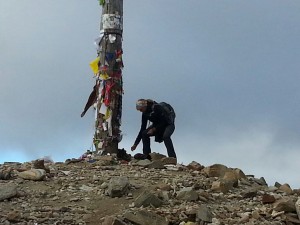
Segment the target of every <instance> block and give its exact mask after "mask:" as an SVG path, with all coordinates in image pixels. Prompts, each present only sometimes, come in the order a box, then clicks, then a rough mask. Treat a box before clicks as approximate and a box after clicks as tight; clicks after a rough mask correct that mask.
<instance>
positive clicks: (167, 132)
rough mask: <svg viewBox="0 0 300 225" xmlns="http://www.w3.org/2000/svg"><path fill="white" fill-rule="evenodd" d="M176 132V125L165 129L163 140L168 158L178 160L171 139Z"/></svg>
mask: <svg viewBox="0 0 300 225" xmlns="http://www.w3.org/2000/svg"><path fill="white" fill-rule="evenodd" d="M174 130H175V125H174V124H171V125H168V126H167V127H166V129H165V132H164V135H163V139H164V143H165V146H166V148H167V152H168V156H169V157H174V158H177V157H176V153H175V150H174V146H173V142H172V139H171V135H172V134H173V132H174Z"/></svg>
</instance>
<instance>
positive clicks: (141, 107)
mask: <svg viewBox="0 0 300 225" xmlns="http://www.w3.org/2000/svg"><path fill="white" fill-rule="evenodd" d="M147 105H148V102H147V100H146V99H139V100H137V101H136V110H138V111H140V112H146V110H147Z"/></svg>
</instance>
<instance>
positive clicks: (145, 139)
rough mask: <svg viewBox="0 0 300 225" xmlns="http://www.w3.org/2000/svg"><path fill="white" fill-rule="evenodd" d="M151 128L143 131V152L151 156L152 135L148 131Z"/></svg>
mask: <svg viewBox="0 0 300 225" xmlns="http://www.w3.org/2000/svg"><path fill="white" fill-rule="evenodd" d="M148 130H149V129H146V130H144V131H143V133H142V142H143V154H144V155H145V156H147V157H148V156H149V154H150V153H151V147H150V136H149V134H147V133H148Z"/></svg>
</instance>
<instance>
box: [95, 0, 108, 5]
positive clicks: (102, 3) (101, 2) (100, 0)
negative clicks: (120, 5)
mask: <svg viewBox="0 0 300 225" xmlns="http://www.w3.org/2000/svg"><path fill="white" fill-rule="evenodd" d="M98 1H99V4H100V5H102V6H103V5H104V4H105V0H98ZM108 1H109V0H108Z"/></svg>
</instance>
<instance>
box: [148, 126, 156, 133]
mask: <svg viewBox="0 0 300 225" xmlns="http://www.w3.org/2000/svg"><path fill="white" fill-rule="evenodd" d="M155 131H156V129H155V127H153V128H151V129H150V130H148V132H147V134H149V135H153V134H154V132H155Z"/></svg>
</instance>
